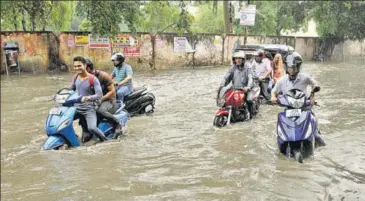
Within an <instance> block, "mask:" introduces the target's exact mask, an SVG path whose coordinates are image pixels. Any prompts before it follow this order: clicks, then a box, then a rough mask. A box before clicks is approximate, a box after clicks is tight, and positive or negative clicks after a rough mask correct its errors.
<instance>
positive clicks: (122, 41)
mask: <svg viewBox="0 0 365 201" xmlns="http://www.w3.org/2000/svg"><path fill="white" fill-rule="evenodd" d="M130 38H131V36H130V35H128V34H119V35H117V36H115V37H114V38H113V39H112V44H113V48H114V47H126V46H130V45H131V39H130Z"/></svg>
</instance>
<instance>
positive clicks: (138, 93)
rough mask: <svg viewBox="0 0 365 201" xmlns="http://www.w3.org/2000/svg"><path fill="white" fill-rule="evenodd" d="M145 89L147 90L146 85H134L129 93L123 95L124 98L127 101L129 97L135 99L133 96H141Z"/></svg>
mask: <svg viewBox="0 0 365 201" xmlns="http://www.w3.org/2000/svg"><path fill="white" fill-rule="evenodd" d="M146 90H147V88H146V87H136V88H134V89H133V92H132V93H131V94H129V95H128V96H125V97H124V100H125V101H127V100H131V99H135V98H137V97H139V96H141V94H142V93H143V92H144V91H146Z"/></svg>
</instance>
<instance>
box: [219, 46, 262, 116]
mask: <svg viewBox="0 0 365 201" xmlns="http://www.w3.org/2000/svg"><path fill="white" fill-rule="evenodd" d="M232 61H233V65H232V66H231V67H230V68H229V70H228V72H227V73H226V74H225V76H224V78H223V80H222V82H221V85H220V87H219V90H218V94H219V92H220V91H221V89H222V88H223V87H225V86H227V85H228V84H229V83H230V82H231V81H232V85H233V88H234V89H241V90H243V91H244V92H245V93H246V96H247V98H246V101H247V105H248V111H250V115H247V117H250V116H251V115H252V116H253V115H255V114H252V111H253V109H252V105H253V102H252V93H251V88H252V86H253V79H252V71H251V68H249V67H245V63H246V55H245V52H244V51H238V52H235V53H233V55H232ZM248 119H249V118H248Z"/></svg>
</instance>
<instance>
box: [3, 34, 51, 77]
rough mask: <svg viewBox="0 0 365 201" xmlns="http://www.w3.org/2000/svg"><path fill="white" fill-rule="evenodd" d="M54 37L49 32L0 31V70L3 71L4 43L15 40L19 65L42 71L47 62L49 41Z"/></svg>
mask: <svg viewBox="0 0 365 201" xmlns="http://www.w3.org/2000/svg"><path fill="white" fill-rule="evenodd" d="M55 37H56V36H55V35H54V34H53V33H51V32H33V33H29V32H28V33H26V32H1V71H2V72H3V71H5V51H4V49H3V47H4V43H5V42H6V41H16V42H18V45H19V51H20V54H19V60H20V65H21V67H25V68H26V69H28V70H29V69H31V70H32V71H34V72H44V71H45V69H46V68H45V67H46V66H48V64H49V49H50V44H51V43H50V41H51V40H52V39H54V38H55Z"/></svg>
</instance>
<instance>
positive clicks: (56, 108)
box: [49, 107, 61, 115]
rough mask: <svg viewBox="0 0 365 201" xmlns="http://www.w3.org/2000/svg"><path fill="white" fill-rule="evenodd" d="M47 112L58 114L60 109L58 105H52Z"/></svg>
mask: <svg viewBox="0 0 365 201" xmlns="http://www.w3.org/2000/svg"><path fill="white" fill-rule="evenodd" d="M49 114H53V115H60V114H61V109H60V108H58V107H54V108H52V109H51V110H50V111H49Z"/></svg>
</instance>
